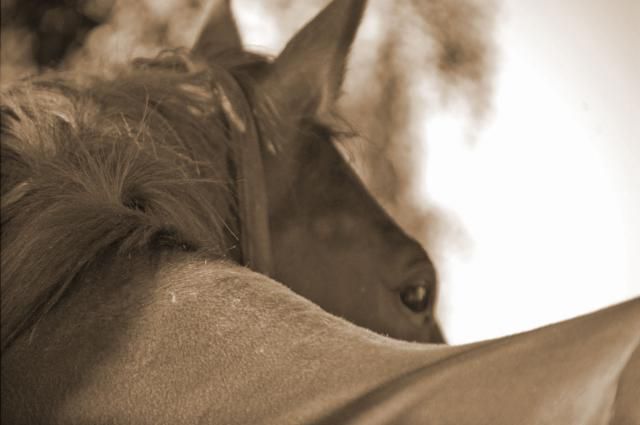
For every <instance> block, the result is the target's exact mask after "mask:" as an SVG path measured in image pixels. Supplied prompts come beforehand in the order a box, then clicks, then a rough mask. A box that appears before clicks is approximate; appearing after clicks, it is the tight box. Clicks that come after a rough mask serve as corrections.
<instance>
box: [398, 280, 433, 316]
mask: <svg viewBox="0 0 640 425" xmlns="http://www.w3.org/2000/svg"><path fill="white" fill-rule="evenodd" d="M400 299H402V302H403V304H404V305H406V306H407V308H408V309H409V310H411V311H413V312H414V313H423V312H425V311H426V310H427V309H428V308H429V289H428V288H427V287H426V286H423V285H420V286H409V287H407V288H405V289H404V290H402V292H400Z"/></svg>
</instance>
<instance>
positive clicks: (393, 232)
mask: <svg viewBox="0 0 640 425" xmlns="http://www.w3.org/2000/svg"><path fill="white" fill-rule="evenodd" d="M394 227H395V228H394V229H389V231H388V232H387V242H386V244H385V248H386V250H387V258H388V261H389V263H390V264H389V265H390V266H391V267H388V270H389V272H390V273H393V274H394V276H395V279H400V280H402V279H405V278H406V277H408V276H411V275H415V274H416V273H419V274H420V275H421V276H422V277H423V278H425V279H428V282H426V283H429V284H431V285H434V284H435V281H436V272H435V268H434V266H433V263H432V262H431V259H430V258H429V256H428V255H427V252H426V251H425V249H424V248H423V247H422V245H421V244H420V243H419V242H418V241H417V240H415V239H414V238H412V237H411V236H408V235H407V234H406V233H405V232H404V231H403V230H402V229H401V228H400V227H399V226H394Z"/></svg>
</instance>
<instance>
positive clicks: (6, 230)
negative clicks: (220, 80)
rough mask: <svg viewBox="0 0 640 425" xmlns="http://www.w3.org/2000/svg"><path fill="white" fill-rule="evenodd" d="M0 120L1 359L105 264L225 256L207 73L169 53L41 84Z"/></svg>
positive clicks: (19, 91)
mask: <svg viewBox="0 0 640 425" xmlns="http://www.w3.org/2000/svg"><path fill="white" fill-rule="evenodd" d="M1 108H2V143H1V161H2V163H1V164H2V168H1V170H2V180H1V182H2V183H1V196H2V197H1V214H2V215H1V217H2V264H1V266H2V268H1V298H2V300H1V304H2V305H1V307H2V313H1V322H2V324H1V331H2V332H1V334H2V335H1V338H2V351H4V350H5V349H6V348H7V346H8V345H9V344H10V342H11V341H12V340H13V339H14V338H15V337H16V336H18V335H19V334H20V333H21V332H23V331H24V330H25V329H27V328H28V327H29V326H31V325H32V324H33V323H34V322H36V321H37V320H38V319H39V318H41V317H42V315H43V314H45V313H46V312H47V311H48V310H49V309H51V308H52V307H53V306H54V305H55V304H56V303H57V302H58V301H59V300H60V299H61V297H62V296H63V295H64V294H65V291H67V289H68V288H69V287H70V285H71V284H72V283H73V282H74V280H76V279H77V278H78V276H79V275H80V274H81V273H82V272H83V271H85V270H87V268H89V267H91V266H92V264H95V262H97V261H104V258H103V257H105V254H106V253H107V252H109V253H115V255H116V256H130V255H154V253H158V252H159V251H162V250H167V249H172V250H188V251H200V252H202V251H205V252H207V255H211V256H216V257H224V256H225V255H227V252H226V249H227V248H226V247H227V246H229V245H231V243H229V240H233V238H234V237H235V233H236V231H235V229H236V228H237V219H236V218H235V217H236V213H235V205H236V201H235V199H234V185H235V183H234V182H233V169H232V164H230V141H229V140H228V127H227V125H226V121H225V119H224V114H223V113H222V111H221V110H220V102H219V99H216V98H215V95H214V91H212V82H211V81H210V74H209V73H208V72H207V70H206V68H203V67H198V66H197V65H196V64H194V63H193V62H191V61H190V60H189V59H188V58H187V57H185V55H181V54H179V53H176V52H174V53H170V54H167V53H164V54H162V55H160V56H159V57H157V58H155V59H152V60H138V61H135V62H134V64H133V66H131V67H130V68H129V69H127V70H125V71H123V72H122V73H121V74H120V75H118V76H117V77H116V78H113V79H104V78H100V77H90V78H85V77H80V76H78V75H61V74H54V75H53V76H43V77H38V78H36V79H32V80H26V81H21V82H19V83H17V84H15V85H14V86H12V87H9V88H8V89H7V90H6V91H3V93H2V100H1ZM225 241H226V242H225Z"/></svg>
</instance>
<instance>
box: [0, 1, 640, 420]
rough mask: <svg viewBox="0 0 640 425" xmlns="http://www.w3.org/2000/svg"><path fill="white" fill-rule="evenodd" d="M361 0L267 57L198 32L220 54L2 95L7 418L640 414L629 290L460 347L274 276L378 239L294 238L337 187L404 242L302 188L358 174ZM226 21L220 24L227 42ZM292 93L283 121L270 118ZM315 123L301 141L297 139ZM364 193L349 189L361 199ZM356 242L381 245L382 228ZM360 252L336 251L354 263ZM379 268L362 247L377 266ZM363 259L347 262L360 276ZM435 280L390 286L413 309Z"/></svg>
mask: <svg viewBox="0 0 640 425" xmlns="http://www.w3.org/2000/svg"><path fill="white" fill-rule="evenodd" d="M365 4H366V2H365V1H362V0H334V1H333V2H331V3H330V4H329V5H328V6H327V7H326V8H325V9H324V10H323V11H321V12H320V14H319V15H317V16H316V18H314V19H313V20H312V21H311V22H310V23H308V24H307V25H306V26H305V27H303V29H302V30H300V32H298V34H296V35H295V36H294V38H293V39H292V40H291V41H290V43H289V44H288V45H287V47H286V48H285V50H284V51H283V53H281V54H280V55H279V56H278V57H277V58H276V59H275V61H274V62H267V61H262V60H256V58H255V57H253V56H252V55H250V54H242V55H238V54H236V53H234V52H231V51H228V50H224V51H217V52H214V50H215V47H214V45H213V44H211V43H208V42H203V43H200V42H199V43H197V44H196V48H195V49H194V52H196V53H197V52H198V51H203V50H205V51H209V52H212V53H213V54H212V55H211V56H208V55H207V58H206V63H205V64H199V63H198V62H196V61H193V60H191V59H190V57H189V55H188V54H186V53H184V52H171V53H168V54H164V55H161V56H160V57H158V58H155V59H151V60H140V61H136V62H135V63H134V64H133V65H132V67H131V68H128V69H126V70H124V71H123V72H124V73H123V74H121V75H120V76H119V77H118V78H117V79H114V80H110V79H102V78H94V77H87V78H85V79H82V80H78V79H77V78H75V77H73V78H71V79H69V78H68V77H66V76H64V75H60V74H55V75H53V76H44V77H41V78H38V79H35V80H30V81H27V82H22V83H19V84H18V85H17V86H15V87H13V88H10V89H8V90H7V92H5V93H3V99H2V114H3V121H2V134H3V136H2V152H1V153H2V202H1V206H2V271H1V272H2V282H1V284H2V324H1V328H2V391H1V397H2V403H1V407H0V409H1V413H2V421H3V422H5V423H12V424H17V425H19V424H31V423H49V424H63V423H64V424H84V423H91V424H121V423H122V424H126V423H135V424H146V423H149V424H182V423H184V424H194V423H225V424H233V423H265V424H270V423H273V424H282V423H290V424H302V423H317V424H323V423H367V424H371V423H373V424H375V423H422V422H432V423H436V424H437V423H441V424H444V423H459V424H471V423H494V424H498V425H500V424H511V423H521V424H525V425H526V424H534V423H535V424H538V423H557V424H585V423H590V424H605V423H609V420H610V419H611V420H614V422H613V423H615V424H624V423H634V422H633V421H634V420H636V419H637V418H639V417H640V412H639V410H638V408H637V406H636V400H637V398H636V395H637V388H638V385H637V384H638V381H639V379H640V376H639V375H638V370H639V368H640V354H639V352H640V348H639V346H640V327H638V326H637V324H638V323H640V300H638V299H637V300H632V301H629V302H626V303H624V304H620V305H618V306H614V307H610V308H608V309H606V310H603V311H600V312H597V313H593V314H591V315H587V316H584V317H581V318H577V319H574V320H571V321H567V322H564V323H560V324H556V325H553V326H550V327H547V328H543V329H540V330H536V331H532V332H529V333H525V334H521V335H515V336H510V337H506V338H502V339H498V340H493V341H484V342H479V343H475V344H471V345H465V346H446V345H443V344H424V343H417V342H406V341H400V340H396V339H392V338H389V337H387V336H384V335H381V334H380V333H375V332H372V331H370V330H367V329H366V328H363V327H360V326H357V325H355V324H352V323H351V322H348V321H346V320H344V319H343V318H340V317H339V316H338V315H334V314H330V313H329V312H327V311H325V310H323V309H322V308H321V307H319V306H318V305H317V304H315V303H313V302H312V301H310V300H309V299H307V298H305V297H303V296H302V295H305V294H304V293H303V292H304V291H303V290H300V289H299V288H298V291H294V289H295V288H294V286H295V285H294V284H292V283H290V282H287V286H285V285H284V284H283V283H280V282H279V279H281V278H282V279H283V280H284V276H288V275H289V274H288V273H292V272H291V270H293V269H294V267H295V266H294V265H295V264H296V263H297V264H299V265H301V264H304V261H308V262H307V263H306V264H307V265H308V266H309V268H308V269H307V272H306V273H307V274H308V275H309V276H306V275H305V274H304V273H303V275H302V276H301V277H299V279H300V280H304V279H305V277H309V279H310V281H311V282H317V280H315V279H318V278H319V277H318V276H311V275H312V274H321V277H324V278H329V277H330V276H329V275H330V273H331V271H329V270H322V269H319V268H313V267H311V265H312V264H313V263H311V262H310V260H308V258H309V257H310V256H312V257H316V256H317V257H320V254H318V253H319V252H321V250H322V249H324V250H325V251H324V255H326V256H329V254H342V253H343V252H345V251H344V250H345V249H347V248H349V249H354V248H357V247H362V246H364V245H359V243H360V242H359V241H358V242H350V240H349V238H346V237H345V234H344V233H343V234H340V235H335V234H333V233H331V232H329V234H326V233H327V231H335V228H334V227H329V228H328V229H327V228H324V229H323V228H322V226H320V229H316V231H317V234H315V235H313V236H311V238H312V240H313V241H314V242H316V244H317V245H318V246H314V247H313V248H304V249H310V251H307V252H298V253H294V252H293V251H295V250H296V249H297V250H303V248H302V247H301V246H294V245H295V244H294V242H295V241H296V239H297V238H299V237H301V234H304V232H303V231H302V230H300V229H301V227H302V224H301V222H302V223H304V222H305V221H306V220H309V219H308V218H305V215H304V214H301V215H300V216H296V215H293V217H291V215H290V216H289V217H290V218H292V223H290V224H287V223H285V222H284V221H286V217H285V215H284V214H285V213H289V214H291V213H294V212H298V211H301V210H302V211H304V208H309V209H311V210H312V211H309V213H310V214H313V218H316V219H317V218H318V217H320V218H325V217H324V216H323V215H322V214H327V213H328V211H326V210H324V211H323V210H318V209H319V208H320V207H319V205H320V204H321V201H327V204H326V205H331V207H332V208H336V209H338V210H339V211H340V212H341V213H343V214H347V215H348V217H349V218H345V216H343V217H342V219H343V220H344V221H343V222H342V223H343V225H344V227H342V228H338V230H339V231H345V232H346V231H347V230H349V231H352V230H354V229H353V226H363V227H364V230H367V231H371V230H372V229H375V228H377V227H376V226H386V227H384V228H385V230H386V231H387V232H390V233H391V234H395V235H398V234H400V235H402V234H401V233H399V231H398V230H397V228H396V227H393V226H391V227H390V224H389V219H388V217H387V216H386V215H384V214H383V213H382V212H381V210H380V209H377V210H374V211H368V213H369V214H372V213H375V212H376V211H377V212H378V213H377V214H373V215H374V217H375V219H370V220H368V221H367V220H365V218H364V217H363V218H362V220H364V222H363V223H360V222H358V223H357V224H354V223H352V222H350V221H349V220H351V219H352V217H351V216H349V214H363V211H362V210H360V209H359V208H360V207H359V206H358V204H357V203H356V202H354V201H353V200H352V198H351V197H350V196H344V197H338V198H336V197H334V195H325V194H324V192H318V191H312V192H311V193H308V191H310V190H311V189H313V188H316V187H317V186H318V185H319V183H320V182H321V181H323V182H324V180H321V179H322V178H323V177H324V178H327V175H323V172H325V171H327V168H328V169H329V170H330V171H331V172H330V173H328V174H329V177H331V180H330V182H331V183H333V184H336V185H339V186H342V188H344V187H346V186H347V184H346V182H351V183H353V182H354V181H357V180H355V178H354V176H353V174H351V173H350V172H349V169H348V168H347V167H346V164H344V162H340V161H339V159H341V158H340V157H339V155H338V153H337V152H336V151H335V150H334V149H333V148H332V145H331V144H330V143H327V142H328V139H329V138H330V137H331V136H332V133H331V127H329V126H328V125H326V121H325V120H327V119H328V117H327V116H326V114H327V112H328V108H330V106H331V103H332V101H333V100H335V97H336V96H337V93H338V92H339V87H340V80H341V75H342V72H343V70H344V60H345V58H346V56H347V53H348V50H349V45H350V43H351V40H352V39H353V36H354V34H355V30H356V28H357V26H358V23H359V20H360V18H361V16H362V14H363V12H364V8H365ZM214 21H215V19H214ZM224 21H226V18H225V19H224ZM211 28H213V27H211ZM208 31H209V30H207V31H205V32H204V34H206V33H207V32H208ZM225 34H227V36H225V37H226V38H225V37H222V36H221V37H219V38H220V39H225V40H230V39H233V36H229V33H228V32H226V33H225ZM321 35H324V36H321ZM212 39H213V38H209V40H212ZM300 55H301V56H300ZM308 55H311V56H308ZM318 83H321V84H320V85H317V84H318ZM252 88H253V89H254V90H252ZM300 88H304V89H305V90H300ZM261 94H262V96H261ZM267 94H268V96H267ZM280 108H288V109H287V111H288V112H289V115H283V114H282V113H273V111H274V110H276V111H277V110H278V109H280ZM306 108H310V109H311V110H313V111H314V112H313V113H310V112H309V110H308V109H307V110H305V109H306ZM296 114H298V119H295V120H294V119H291V116H296ZM310 115H313V116H314V117H315V119H314V120H310V118H309V117H310ZM284 116H286V117H287V121H283V120H282V119H281V118H282V117H284ZM329 116H330V114H329ZM258 117H262V119H258ZM265 117H268V119H266V118H265ZM321 118H322V119H321ZM292 123H294V124H292ZM97 124H99V125H97ZM283 135H284V136H286V135H290V136H291V137H284V136H283ZM292 135H295V136H292ZM303 136H304V137H303ZM258 139H259V140H261V141H263V142H264V144H262V143H261V144H260V145H259V146H256V144H255V143H256V142H257V140H258ZM214 140H219V141H218V142H217V143H214ZM291 140H295V142H290V141H291ZM304 140H308V143H306V144H303V145H302V146H298V148H299V149H294V147H292V146H291V145H289V144H288V143H304ZM238 141H240V142H241V143H242V144H240V143H238ZM252 144H253V145H252ZM256 148H259V149H256ZM330 148H331V149H330ZM287 149H291V150H287ZM300 149H302V150H300ZM329 152H330V153H329ZM258 153H260V158H261V159H262V160H263V164H264V176H265V182H264V191H261V190H257V189H261V188H260V187H256V186H255V184H259V183H256V181H255V180H254V177H255V175H254V173H255V169H254V170H253V171H252V170H251V169H245V168H243V165H242V164H243V162H238V160H240V161H245V160H247V159H249V158H256V157H257V156H258V155H257V154H258ZM269 155H271V156H269ZM202 158H206V160H202ZM276 158H277V160H276ZM309 158H312V159H313V160H314V162H315V160H318V162H319V163H321V164H322V163H323V160H326V159H327V158H330V159H331V160H332V161H334V162H333V165H326V164H325V165H324V166H319V167H320V168H319V169H318V170H316V169H312V168H311V166H310V165H309V162H303V159H309ZM280 161H282V164H281V165H278V164H279V162H280ZM292 167H299V168H300V169H301V170H300V172H301V173H303V174H304V175H297V176H296V177H297V178H299V179H305V180H304V184H303V188H304V189H305V191H303V192H301V193H298V191H297V190H296V189H295V187H296V186H297V185H298V182H297V181H295V182H294V181H291V180H290V179H289V177H290V174H289V173H290V172H291V168H292ZM323 167H326V168H323ZM229 175H233V176H235V178H234V179H231V182H232V184H230V182H229V181H230V179H229V178H228V176H229ZM348 176H350V177H348ZM358 187H359V186H355V188H358ZM355 188H354V186H353V185H351V186H350V189H349V192H347V193H350V194H351V196H354V195H353V194H354V193H360V194H361V195H362V196H364V195H363V194H366V192H364V189H363V188H362V187H359V188H360V189H359V191H356V189H355ZM234 189H235V190H234ZM260 193H262V195H260ZM292 193H293V194H292ZM340 193H342V194H344V192H340ZM366 199H369V198H366ZM249 200H251V202H256V204H255V205H253V206H254V207H257V209H255V208H248V206H250V203H249ZM303 200H310V201H311V202H312V203H311V204H310V206H305V205H304V204H303V202H302V201H303ZM358 200H361V199H360V198H358ZM363 202H364V201H363ZM371 202H372V201H371ZM371 202H368V203H365V204H364V206H363V208H364V207H367V208H370V207H371V205H372V203H371ZM373 205H375V204H373ZM267 206H268V207H267ZM267 208H268V215H266V214H263V213H262V212H264V211H266V210H267ZM383 219H384V220H383ZM280 220H281V221H282V222H280ZM376 220H383V221H384V223H380V222H379V221H376ZM265 222H266V224H265ZM306 222H307V223H308V224H317V222H315V221H306ZM289 226H291V227H289ZM267 230H269V231H268V232H267ZM312 231H313V229H311V228H306V229H305V232H312ZM253 232H258V234H263V235H270V236H272V240H271V243H270V244H265V242H264V239H260V238H258V239H253V238H252V237H249V236H252V235H253V234H254V233H253ZM279 232H282V233H281V234H282V235H283V236H280V237H279V236H276V235H277V234H278V233H279ZM346 233H347V234H348V233H349V232H346ZM238 234H239V235H238ZM243 235H244V236H243ZM363 235H364V237H367V236H370V237H371V238H367V239H366V240H364V241H362V243H363V244H365V245H369V246H373V245H375V244H376V243H377V239H376V238H382V236H381V235H376V234H375V233H374V234H372V235H369V233H367V232H363V233H361V234H359V236H360V237H363ZM380 243H381V244H382V242H380ZM386 243H387V244H390V245H393V244H394V242H393V239H391V240H387V242H386ZM342 244H344V245H345V247H344V248H341V247H340V245H342ZM350 244H353V245H355V246H353V245H350ZM380 246H382V245H380ZM411 246H414V247H415V245H411ZM270 247H273V248H272V249H267V248H270ZM277 247H281V248H277ZM278 249H281V252H278ZM416 250H417V248H416ZM418 251H419V250H418ZM354 252H355V253H354V254H352V255H356V253H357V254H359V255H364V253H363V252H360V251H357V250H354ZM419 252H423V251H419ZM284 254H290V255H291V256H292V260H291V263H292V264H288V260H287V257H286V256H284ZM424 255H425V254H421V255H418V256H417V258H418V259H420V262H421V265H419V266H418V267H417V269H418V270H420V271H421V273H420V274H419V275H418V277H416V276H415V275H411V274H410V275H409V276H408V278H405V276H406V275H404V274H401V278H400V279H397V280H396V281H402V282H405V281H409V282H415V281H416V280H415V279H417V281H418V282H423V279H424V276H425V275H424V269H425V257H424ZM352 258H353V257H351V256H344V257H342V256H338V257H337V259H336V260H334V262H333V263H329V262H327V263H325V266H330V265H335V264H336V263H340V261H344V262H345V263H344V264H345V266H344V267H345V268H346V267H348V265H346V264H347V263H346V261H347V260H348V259H352ZM405 258H406V257H405ZM413 258H416V257H415V256H414V257H413ZM314 260H315V261H318V263H316V264H320V260H323V261H328V260H327V259H325V258H324V257H320V258H314ZM387 260H388V259H387ZM370 261H371V260H370ZM427 264H428V263H427ZM243 265H244V266H249V267H243ZM385 265H386V266H387V267H389V266H390V264H388V263H385ZM379 266H380V267H382V265H380V264H377V263H375V262H370V263H369V267H370V268H372V269H374V270H375V271H376V273H382V272H381V271H380V270H382V269H381V268H378V267H379ZM412 267H414V265H413V264H411V267H409V268H411V269H412ZM251 268H253V269H254V270H251ZM278 270H280V271H278ZM283 270H289V272H286V271H283ZM337 270H343V269H342V268H341V267H337ZM412 270H413V269H412ZM359 273H360V272H358V268H357V267H356V266H353V279H354V280H355V279H357V278H358V277H361V275H360V274H359ZM270 276H271V277H270ZM278 276H279V277H278ZM384 276H386V275H383V276H376V277H379V278H384ZM320 283H332V282H324V281H322V280H321V281H320ZM288 286H291V287H292V288H293V289H292V288H289V287H288ZM316 290H317V289H311V291H316ZM296 292H300V293H302V295H301V294H298V293H296ZM423 292H424V291H416V293H413V295H411V296H403V295H399V296H398V298H399V299H400V300H404V299H406V301H405V303H406V304H408V305H410V306H417V307H420V306H422V305H423V301H422V298H423V297H422V296H418V295H420V294H421V293H423ZM397 295H398V294H397ZM318 304H320V303H318ZM373 309H374V308H373V306H372V310H373ZM421 323H422V326H424V322H423V321H422V322H421ZM625 421H627V422H625Z"/></svg>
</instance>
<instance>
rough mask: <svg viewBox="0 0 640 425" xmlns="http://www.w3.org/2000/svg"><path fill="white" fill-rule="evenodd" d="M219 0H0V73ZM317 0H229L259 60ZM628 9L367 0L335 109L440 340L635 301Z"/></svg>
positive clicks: (635, 143) (147, 30) (105, 64)
mask: <svg viewBox="0 0 640 425" xmlns="http://www.w3.org/2000/svg"><path fill="white" fill-rule="evenodd" d="M220 1H221V0H201V1H198V0H139V1H125V0H119V1H118V0H84V1H83V0H77V1H59V0H48V1H33V0H22V1H18V0H2V48H1V53H2V62H1V67H2V69H1V72H2V74H1V76H2V81H3V83H4V82H7V81H10V80H11V79H13V78H16V77H20V76H24V75H27V74H28V73H33V72H38V71H39V70H43V69H46V68H47V67H48V66H56V67H60V68H63V69H65V68H66V69H74V68H80V69H83V70H96V71H98V70H100V71H104V70H107V71H108V70H110V69H115V68H116V67H117V65H118V64H120V63H124V62H126V61H127V60H129V59H131V58H133V57H136V56H140V55H150V54H154V53H156V52H157V51H158V50H159V49H161V48H165V47H169V46H189V45H190V44H191V43H192V42H193V40H194V39H195V37H196V36H197V33H198V31H199V28H200V27H201V25H202V23H203V20H204V18H205V17H206V14H207V11H208V10H209V9H210V8H213V7H217V6H218V4H219V2H220ZM326 3H328V0H309V1H304V2H302V1H294V0H263V1H260V0H234V2H233V7H234V11H235V13H236V16H237V18H238V24H239V26H240V28H241V31H242V33H243V38H244V42H245V44H246V45H247V46H248V47H250V48H251V49H253V50H257V51H259V52H262V53H265V54H271V55H275V54H277V52H278V51H279V50H280V49H282V47H283V45H284V43H285V42H286V40H287V39H289V38H290V37H291V35H292V34H293V33H294V32H295V31H296V30H297V29H298V27H299V26H301V25H302V23H303V22H305V20H307V19H309V18H311V17H312V16H313V15H315V13H317V12H318V11H319V10H320V9H321V8H322V7H323V6H324V5H325V4H326ZM638 22H640V3H638V2H637V1H635V0H613V1H606V0H589V1H586V2H585V1H579V0H565V1H563V2H552V1H550V0H537V1H534V0H520V1H518V2H499V1H497V0H495V1H494V0H429V1H427V0H405V1H389V0H370V7H369V10H368V11H367V14H366V18H365V21H364V23H363V26H362V27H361V30H360V32H359V35H358V40H357V42H356V45H355V46H354V49H353V52H352V56H351V60H350V64H349V73H348V78H347V81H346V82H345V88H344V91H345V94H344V96H343V98H342V100H341V107H342V109H343V111H344V115H345V117H346V118H347V119H348V120H350V121H351V122H352V123H353V125H354V127H355V129H356V130H357V131H358V132H359V133H360V134H361V137H359V138H355V139H354V140H352V141H351V142H350V143H349V144H348V145H347V146H345V151H344V154H345V155H346V157H347V158H348V159H349V160H350V161H352V163H353V164H354V166H355V167H356V168H357V169H358V172H359V173H360V175H361V176H362V177H363V179H364V180H365V181H366V183H367V186H368V187H369V188H370V190H371V191H372V192H373V193H374V194H375V195H376V197H377V198H378V199H380V200H381V202H382V203H383V205H384V206H385V207H386V208H387V209H388V210H389V212H390V213H391V214H392V215H393V216H394V217H395V218H396V219H397V220H398V221H399V222H400V223H401V224H402V225H403V227H404V228H405V229H406V230H407V231H408V232H409V233H411V234H412V235H414V236H415V237H417V238H418V239H419V240H420V241H421V242H422V243H423V244H424V245H425V246H426V247H427V250H428V251H429V253H430V255H431V256H432V258H433V259H434V261H435V263H436V266H437V268H438V270H439V274H440V280H441V297H440V302H439V314H440V316H441V317H442V322H443V325H444V328H445V332H446V334H447V337H448V339H449V341H450V342H453V343H461V342H467V341H474V340H478V339H483V338H488V337H494V336H499V335H504V334H508V333H513V332H517V331H522V330H526V329H530V328H532V327H535V326H540V325H543V324H546V323H550V322H553V321H557V320H561V319H564V318H568V317H571V316H575V315H577V314H581V313H586V312H588V311H591V310H593V309H596V308H599V307H603V306H606V305H609V304H611V303H614V302H617V301H620V300H623V299H626V298H630V297H632V296H637V295H640V140H639V139H640V123H639V121H640V100H639V99H640V78H639V77H638V76H639V75H640V54H639V53H638V46H637V44H638V43H637V40H639V39H640V34H639V33H638V31H639V30H638V25H637V23H638Z"/></svg>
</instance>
